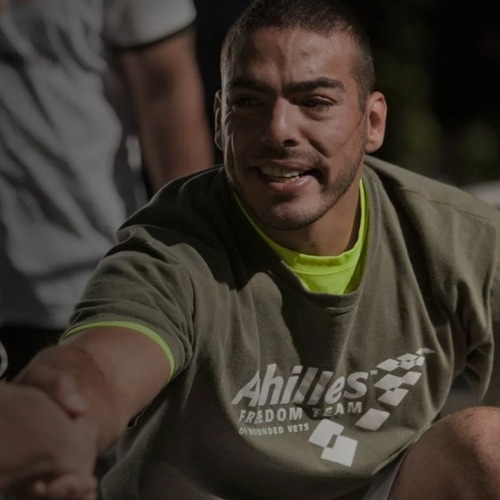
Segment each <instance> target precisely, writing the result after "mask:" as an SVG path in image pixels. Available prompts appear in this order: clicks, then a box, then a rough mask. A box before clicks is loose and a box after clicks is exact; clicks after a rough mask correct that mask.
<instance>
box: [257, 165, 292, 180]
mask: <svg viewBox="0 0 500 500" xmlns="http://www.w3.org/2000/svg"><path fill="white" fill-rule="evenodd" d="M260 171H261V172H262V173H263V174H264V175H270V176H272V177H286V178H288V179H290V178H292V177H299V176H300V172H299V171H297V170H290V169H289V168H282V167H275V166H272V167H262V168H261V169H260Z"/></svg>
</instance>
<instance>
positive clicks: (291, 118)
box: [17, 0, 500, 500]
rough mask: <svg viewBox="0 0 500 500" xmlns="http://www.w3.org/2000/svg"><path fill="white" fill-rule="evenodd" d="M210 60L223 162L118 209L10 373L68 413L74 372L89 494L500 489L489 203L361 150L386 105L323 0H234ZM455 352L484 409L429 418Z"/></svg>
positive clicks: (499, 219)
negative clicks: (25, 360)
mask: <svg viewBox="0 0 500 500" xmlns="http://www.w3.org/2000/svg"><path fill="white" fill-rule="evenodd" d="M221 70H222V72H221V75H222V89H221V90H220V92H218V94H217V96H216V100H215V114H216V143H217V145H218V146H219V147H220V148H221V149H222V151H223V155H224V164H223V165H221V166H217V167H214V168H213V169H211V170H209V171H206V172H203V173H200V174H197V175H193V176H189V177H184V178H181V179H178V180H175V181H173V182H171V183H170V184H168V185H167V186H166V187H165V188H163V189H162V190H161V191H160V192H159V193H158V195H157V196H155V198H154V199H153V200H152V201H151V202H150V203H149V204H148V205H147V206H146V207H144V208H143V209H142V210H140V211H139V212H137V213H136V214H135V215H134V216H133V217H132V218H130V219H129V220H128V221H127V223H126V224H125V225H124V226H123V227H122V228H121V230H120V232H119V237H120V243H119V244H118V245H117V246H115V247H114V248H113V249H112V250H111V251H110V252H109V253H108V255H107V256H106V257H105V258H104V259H103V260H102V261H101V263H100V265H99V266H98V268H97V270H96V272H95V273H94V275H93V277H92V279H91V280H90V282H89V283H88V286H87V289H86V292H85V295H84V296H83V298H82V300H81V302H80V303H79V304H77V305H76V308H75V312H74V314H73V316H72V320H71V324H70V325H69V326H68V330H67V332H66V335H65V337H64V339H63V340H62V345H61V346H59V347H56V348H51V349H48V350H45V351H43V352H42V353H41V354H40V355H39V356H38V357H37V358H36V359H35V360H34V362H33V363H32V364H31V365H30V366H28V368H27V369H26V370H25V372H24V373H23V374H22V375H21V377H20V378H19V379H18V381H17V382H18V383H21V384H35V385H36V386H37V387H41V388H44V389H45V390H46V391H47V392H48V393H49V395H51V397H52V398H53V399H54V400H56V401H57V402H58V404H59V405H60V408H61V411H70V410H71V408H68V407H67V404H66V403H65V402H66V401H68V400H70V399H71V396H72V395H71V394H65V395H60V394H59V395H58V394H54V391H53V390H52V389H51V387H53V386H54V383H56V382H57V381H58V380H60V379H61V378H63V377H68V376H69V377H72V378H74V381H75V382H76V386H77V387H78V389H76V390H75V392H76V393H75V394H73V396H77V397H83V398H84V400H85V401H86V404H87V408H88V412H87V413H88V417H89V420H90V421H92V422H94V424H95V428H96V430H97V434H98V449H97V450H96V453H97V452H99V451H101V450H104V449H105V448H106V447H107V446H108V445H109V444H110V443H112V442H114V441H115V440H117V439H120V444H119V446H118V453H119V456H120V459H119V461H118V463H117V464H116V466H115V467H114V468H113V469H112V470H111V471H110V472H109V473H108V475H107V476H106V477H105V478H104V481H103V483H102V497H103V498H104V499H105V500H139V499H140V500H163V499H164V498H181V499H183V500H197V499H209V498H212V499H227V500H229V499H230V500H243V499H256V500H263V499H264V500H267V499H269V500H281V499H286V500H295V499H297V500H299V499H300V500H303V499H311V500H331V499H342V500H347V499H349V500H354V499H359V500H360V499H363V500H384V499H385V500H387V499H390V500H417V499H419V500H421V499H422V498H426V499H428V500H442V499H443V498H453V499H457V500H469V499H471V498H474V499H480V498H485V499H486V498H487V499H489V500H494V499H498V498H500V485H499V481H498V477H500V474H499V473H500V470H499V469H500V452H499V451H498V450H499V449H500V447H499V446H498V440H499V438H498V436H499V435H500V412H499V410H497V409H496V408H495V407H493V405H496V404H497V403H498V395H497V391H496V390H495V382H496V380H498V376H499V374H498V372H499V366H500V364H499V359H498V357H497V356H495V349H494V345H495V339H496V337H498V335H500V213H499V212H498V211H496V210H494V209H493V208H492V207H490V206H488V205H486V204H485V203H483V202H481V201H479V200H477V199H476V198H474V197H472V196H471V195H469V194H466V193H464V192H462V191H460V190H458V189H455V188H452V187H449V186H446V185H443V184H440V183H438V182H435V181H433V180H430V179H426V178H424V177H421V176H418V175H416V174H413V173H410V172H408V171H405V170H404V169H401V168H399V167H397V166H394V165H390V164H388V163H385V162H383V161H381V160H378V159H375V158H374V157H373V156H370V155H367V153H374V152H375V151H376V150H377V149H378V148H379V147H380V145H381V144H382V141H383V137H384V129H385V122H386V102H385V99H384V96H383V94H381V93H380V92H379V91H377V90H376V88H375V76H374V68H373V61H372V57H371V52H370V47H369V43H368V40H367V38H366V35H365V33H364V31H363V29H362V27H360V26H359V24H358V23H357V21H356V20H355V19H354V18H353V17H352V15H351V14H350V13H349V12H348V11H346V10H345V9H344V8H343V7H342V6H341V5H339V4H338V3H337V2H336V1H334V0H256V1H254V2H253V3H252V4H251V5H250V6H249V7H248V8H247V10H246V11H245V12H244V13H243V14H242V16H241V17H240V18H239V20H238V21H237V22H236V23H235V24H234V25H233V27H232V28H231V30H230V32H229V33H228V35H227V38H226V40H225V42H224V46H223V49H222V58H221ZM497 341H498V339H497ZM461 373H462V374H463V375H464V376H465V377H466V378H467V379H468V380H470V382H471V384H472V386H473V388H474V390H475V394H476V396H477V402H478V403H481V404H482V405H483V406H478V407H477V408H470V409H464V410H461V411H457V412H456V413H454V414H452V415H449V416H446V417H442V411H443V408H444V407H445V404H446V402H447V399H448V396H449V393H450V387H451V386H452V383H453V381H454V379H455V378H456V377H457V376H458V374H461ZM486 405H490V406H486ZM77 451H78V450H76V449H75V454H76V453H77Z"/></svg>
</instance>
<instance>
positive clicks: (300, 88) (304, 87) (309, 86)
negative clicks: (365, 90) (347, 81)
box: [225, 76, 345, 93]
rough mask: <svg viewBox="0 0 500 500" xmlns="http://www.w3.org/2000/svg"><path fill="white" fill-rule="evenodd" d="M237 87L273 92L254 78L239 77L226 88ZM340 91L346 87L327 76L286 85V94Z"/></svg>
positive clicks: (343, 90)
mask: <svg viewBox="0 0 500 500" xmlns="http://www.w3.org/2000/svg"><path fill="white" fill-rule="evenodd" d="M235 87H243V88H247V89H250V90H256V91H257V92H271V88H270V87H269V86H268V85H266V84H265V83H262V82H261V81H259V80H255V79H254V78H248V77H245V76H237V77H235V78H233V79H232V80H231V81H230V82H229V83H228V84H227V85H226V87H225V89H226V91H229V90H231V89H233V88H235ZM322 88H323V89H339V90H341V91H342V92H345V86H344V84H343V83H342V82H341V81H340V80H335V79H334V78H328V77H326V76H321V77H319V78H315V79H314V80H304V81H301V82H291V83H288V84H287V85H285V93H295V92H310V91H311V90H316V89H322Z"/></svg>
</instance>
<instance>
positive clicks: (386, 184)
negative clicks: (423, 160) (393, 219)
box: [366, 157, 500, 234]
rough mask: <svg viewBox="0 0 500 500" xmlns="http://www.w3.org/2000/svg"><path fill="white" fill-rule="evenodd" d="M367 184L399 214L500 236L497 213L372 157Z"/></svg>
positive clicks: (471, 198)
mask: <svg viewBox="0 0 500 500" xmlns="http://www.w3.org/2000/svg"><path fill="white" fill-rule="evenodd" d="M366 166H367V169H366V176H367V178H368V179H369V184H370V185H371V186H372V187H373V188H374V189H375V191H376V192H377V193H379V194H382V193H383V195H384V197H385V198H386V199H390V200H392V202H394V203H396V204H399V208H400V209H401V210H404V211H407V212H408V213H410V214H414V215H415V216H418V214H421V215H422V217H431V216H433V217H434V218H433V219H432V221H429V222H432V223H433V225H434V226H435V225H436V224H438V223H439V222H443V223H449V222H450V219H449V217H450V216H451V217H453V219H454V220H456V221H463V222H464V223H467V222H466V221H469V223H470V224H476V225H479V226H482V225H484V226H489V227H491V228H492V229H494V230H496V231H497V232H499V234H500V211H499V210H497V209H496V208H495V207H493V206H492V205H491V204H489V203H486V202H485V201H483V200H481V199H479V198H478V197H477V196H475V195H473V194H471V193H469V192H466V191H465V190H463V189H460V188H458V187H456V186H452V185H449V184H446V183H444V182H441V181H438V180H435V179H431V178H429V177H426V176H423V175H421V174H418V173H416V172H412V171H409V170H406V169H404V168H401V167H399V166H397V165H394V164H391V163H388V162H385V161H382V160H379V159H377V158H374V157H367V159H366Z"/></svg>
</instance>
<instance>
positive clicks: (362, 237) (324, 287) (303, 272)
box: [237, 181, 368, 295]
mask: <svg viewBox="0 0 500 500" xmlns="http://www.w3.org/2000/svg"><path fill="white" fill-rule="evenodd" d="M359 194H360V196H359V198H360V203H361V220H360V224H359V231H358V237H357V239H356V243H355V244H354V246H353V247H352V248H351V249H349V250H347V251H346V252H343V253H341V254H340V255H336V256H332V257H323V256H321V257H320V256H317V255H307V254H303V253H299V252H295V251H293V250H290V249H289V248H285V247H283V246H281V245H279V244H278V243H276V242H275V241H273V240H272V239H271V238H269V237H268V236H267V235H266V234H264V232H262V230H261V229H260V228H259V227H258V226H257V224H255V222H254V221H253V220H252V219H251V217H250V216H249V215H248V213H247V212H246V211H245V209H244V208H243V206H242V205H241V202H240V201H239V200H238V204H239V205H240V208H241V210H242V211H243V213H244V214H245V216H246V217H247V218H248V220H249V221H250V223H251V224H252V226H253V228H254V229H255V230H256V231H257V233H259V234H260V236H261V237H262V238H263V239H264V241H265V242H266V243H267V244H268V245H269V246H270V247H271V248H272V249H273V250H274V251H275V252H276V253H277V254H278V255H279V257H280V258H281V259H282V260H283V262H285V264H287V265H288V267H290V269H291V270H292V271H293V272H294V273H295V274H296V275H297V276H298V278H299V279H300V281H301V282H302V284H303V285H304V287H305V288H307V289H308V290H310V291H311V292H320V293H328V294H332V295H343V294H346V293H350V292H352V291H354V290H356V288H357V287H358V285H359V283H360V279H361V275H362V271H363V263H362V259H361V256H362V253H363V248H364V246H365V243H366V239H367V235H368V203H367V200H366V190H365V188H364V186H363V181H360V183H359ZM237 199H238V198H237Z"/></svg>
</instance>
